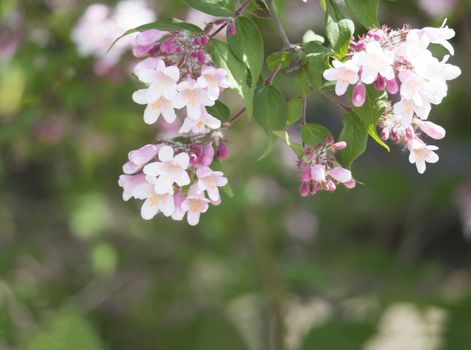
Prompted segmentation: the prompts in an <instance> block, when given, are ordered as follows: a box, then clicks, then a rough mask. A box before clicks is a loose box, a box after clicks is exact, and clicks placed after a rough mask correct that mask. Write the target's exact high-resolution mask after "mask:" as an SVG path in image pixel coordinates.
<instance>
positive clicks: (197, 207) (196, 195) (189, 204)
mask: <svg viewBox="0 0 471 350" xmlns="http://www.w3.org/2000/svg"><path fill="white" fill-rule="evenodd" d="M208 203H209V199H207V198H206V197H205V196H204V193H203V192H202V191H201V190H200V189H199V188H198V186H196V185H193V186H191V187H190V189H189V190H188V195H187V197H186V198H185V200H184V201H183V202H182V204H181V208H182V210H183V211H185V212H186V213H187V214H186V219H187V221H188V224H189V225H191V226H195V225H198V223H199V221H200V215H201V213H205V212H206V211H207V210H208V207H209V204H208Z"/></svg>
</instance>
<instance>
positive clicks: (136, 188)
mask: <svg viewBox="0 0 471 350" xmlns="http://www.w3.org/2000/svg"><path fill="white" fill-rule="evenodd" d="M118 185H119V186H120V187H122V188H123V200H124V201H128V200H129V199H130V198H132V197H134V198H136V199H145V198H146V197H147V193H149V191H150V190H152V184H150V183H149V182H147V181H146V179H145V175H144V174H138V175H120V176H119V180H118Z"/></svg>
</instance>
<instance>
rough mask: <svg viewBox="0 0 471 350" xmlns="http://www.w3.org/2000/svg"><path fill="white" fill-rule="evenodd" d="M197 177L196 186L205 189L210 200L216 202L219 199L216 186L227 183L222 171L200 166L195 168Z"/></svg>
mask: <svg viewBox="0 0 471 350" xmlns="http://www.w3.org/2000/svg"><path fill="white" fill-rule="evenodd" d="M196 176H197V177H198V183H197V185H198V188H199V189H200V190H201V191H206V192H207V193H208V197H209V199H210V200H211V201H213V202H217V201H219V200H220V199H221V196H220V195H219V189H218V187H222V186H226V185H227V178H225V177H224V174H223V172H222V171H212V170H211V169H210V168H208V167H205V166H200V167H198V169H197V170H196Z"/></svg>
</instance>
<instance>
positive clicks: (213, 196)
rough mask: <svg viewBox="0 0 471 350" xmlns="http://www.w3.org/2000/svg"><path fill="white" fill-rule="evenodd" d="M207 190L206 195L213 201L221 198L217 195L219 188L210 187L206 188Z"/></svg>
mask: <svg viewBox="0 0 471 350" xmlns="http://www.w3.org/2000/svg"><path fill="white" fill-rule="evenodd" d="M206 192H208V197H209V199H211V200H212V201H213V202H217V201H219V200H220V199H221V196H220V195H219V190H218V188H217V187H216V188H212V189H210V190H207V191H206Z"/></svg>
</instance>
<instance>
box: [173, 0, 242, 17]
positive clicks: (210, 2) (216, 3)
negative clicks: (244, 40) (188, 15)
mask: <svg viewBox="0 0 471 350" xmlns="http://www.w3.org/2000/svg"><path fill="white" fill-rule="evenodd" d="M181 1H183V2H184V3H185V4H187V5H188V6H191V7H193V8H194V9H197V10H200V11H202V12H205V13H208V14H210V15H213V16H217V17H231V16H232V15H233V14H234V8H235V4H234V0H181Z"/></svg>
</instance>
